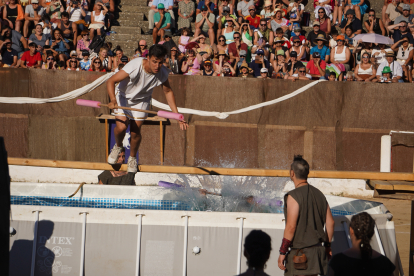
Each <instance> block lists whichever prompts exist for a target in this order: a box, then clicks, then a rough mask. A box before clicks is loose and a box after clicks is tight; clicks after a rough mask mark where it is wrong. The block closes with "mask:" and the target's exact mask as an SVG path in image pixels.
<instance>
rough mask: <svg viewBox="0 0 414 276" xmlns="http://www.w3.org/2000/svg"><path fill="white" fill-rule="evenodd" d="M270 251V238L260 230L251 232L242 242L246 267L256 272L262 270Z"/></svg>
mask: <svg viewBox="0 0 414 276" xmlns="http://www.w3.org/2000/svg"><path fill="white" fill-rule="evenodd" d="M271 250H272V240H271V238H270V236H269V235H268V234H266V233H265V232H263V231H262V230H252V231H251V232H250V233H249V235H247V237H246V239H245V240H244V256H245V257H246V258H247V266H248V267H249V268H255V269H256V270H260V269H263V268H264V265H265V264H266V262H267V260H268V259H269V257H270V251H271Z"/></svg>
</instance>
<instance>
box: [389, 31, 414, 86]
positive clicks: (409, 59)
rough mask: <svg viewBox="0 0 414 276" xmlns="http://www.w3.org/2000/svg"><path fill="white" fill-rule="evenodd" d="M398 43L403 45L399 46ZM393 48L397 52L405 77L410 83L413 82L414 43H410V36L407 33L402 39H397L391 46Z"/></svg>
mask: <svg viewBox="0 0 414 276" xmlns="http://www.w3.org/2000/svg"><path fill="white" fill-rule="evenodd" d="M398 45H401V46H398ZM391 49H392V50H393V51H394V52H397V62H398V63H399V64H400V65H401V67H402V70H403V72H404V76H405V79H406V80H407V81H408V82H409V83H411V82H412V76H411V69H412V64H413V54H414V51H413V50H414V48H413V46H412V45H410V41H409V39H408V37H407V36H406V35H405V36H403V37H402V39H401V40H399V41H396V42H395V43H394V44H393V45H392V46H391Z"/></svg>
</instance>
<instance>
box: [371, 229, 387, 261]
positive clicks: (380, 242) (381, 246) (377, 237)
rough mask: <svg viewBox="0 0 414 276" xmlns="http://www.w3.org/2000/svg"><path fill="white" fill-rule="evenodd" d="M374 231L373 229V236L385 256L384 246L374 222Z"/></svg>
mask: <svg viewBox="0 0 414 276" xmlns="http://www.w3.org/2000/svg"><path fill="white" fill-rule="evenodd" d="M374 231H375V238H376V239H377V241H378V245H379V248H380V253H381V254H382V255H384V256H385V251H384V246H383V245H382V241H381V237H380V235H379V232H378V227H377V224H376V223H375V228H374Z"/></svg>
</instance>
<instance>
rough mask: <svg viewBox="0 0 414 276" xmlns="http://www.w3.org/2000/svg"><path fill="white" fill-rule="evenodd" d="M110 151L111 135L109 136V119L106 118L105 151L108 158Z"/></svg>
mask: <svg viewBox="0 0 414 276" xmlns="http://www.w3.org/2000/svg"><path fill="white" fill-rule="evenodd" d="M108 151H109V137H108V119H105V153H106V160H108V155H109V153H108Z"/></svg>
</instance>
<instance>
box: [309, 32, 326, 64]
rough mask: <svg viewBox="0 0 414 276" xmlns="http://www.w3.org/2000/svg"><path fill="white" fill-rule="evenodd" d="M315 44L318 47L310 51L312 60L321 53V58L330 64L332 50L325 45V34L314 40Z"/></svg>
mask: <svg viewBox="0 0 414 276" xmlns="http://www.w3.org/2000/svg"><path fill="white" fill-rule="evenodd" d="M314 43H317V45H316V46H315V47H313V48H312V49H311V50H310V54H311V57H310V58H311V59H312V57H313V54H314V53H319V55H320V58H321V59H322V60H323V61H325V62H326V63H328V62H329V60H330V55H331V50H329V48H328V47H326V46H325V45H324V44H325V43H326V39H325V36H324V35H323V34H320V35H318V37H317V38H315V39H314Z"/></svg>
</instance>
